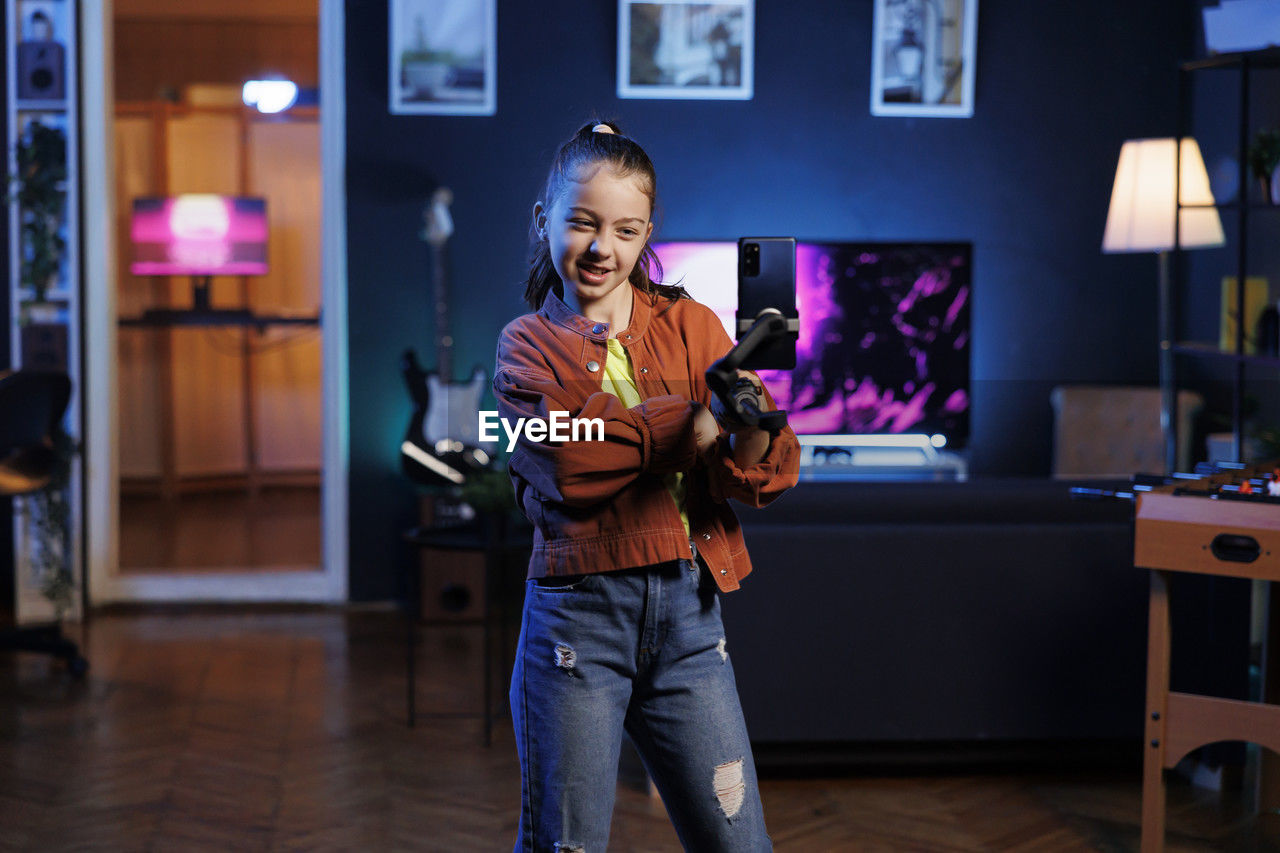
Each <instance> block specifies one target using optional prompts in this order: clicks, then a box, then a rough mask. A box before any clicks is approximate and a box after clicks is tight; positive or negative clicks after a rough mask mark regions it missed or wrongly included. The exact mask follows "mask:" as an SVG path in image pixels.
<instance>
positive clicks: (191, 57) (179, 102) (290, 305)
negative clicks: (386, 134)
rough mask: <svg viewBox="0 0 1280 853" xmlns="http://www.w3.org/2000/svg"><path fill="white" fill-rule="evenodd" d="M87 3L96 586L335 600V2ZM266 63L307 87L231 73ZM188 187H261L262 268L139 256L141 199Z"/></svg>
mask: <svg viewBox="0 0 1280 853" xmlns="http://www.w3.org/2000/svg"><path fill="white" fill-rule="evenodd" d="M88 5H90V4H86V6H88ZM93 5H96V4H93ZM102 5H103V8H101V9H97V8H95V9H88V8H86V10H85V17H86V20H85V21H84V30H85V31H86V32H90V33H94V32H101V33H103V38H102V40H101V43H97V42H96V40H95V47H96V49H97V51H98V53H100V55H99V56H97V57H96V59H97V60H98V61H100V63H101V65H100V67H101V68H102V69H103V74H102V75H101V77H102V79H114V80H115V81H116V84H115V92H114V96H113V95H112V93H111V92H110V90H109V89H108V87H106V86H101V85H97V88H98V89H99V91H97V92H94V91H86V97H85V103H86V111H85V113H86V114H85V136H86V144H85V149H86V171H92V167H91V164H90V163H89V162H88V160H89V159H90V157H97V158H100V160H101V163H100V166H101V167H104V170H106V171H109V175H110V177H111V180H109V181H106V182H104V184H105V185H104V186H102V187H100V188H94V187H89V188H87V191H86V210H87V212H88V214H89V215H90V216H93V215H94V214H95V212H97V213H101V214H103V216H102V220H101V221H103V222H108V223H112V224H113V225H114V228H111V229H102V230H107V231H109V232H111V233H110V234H108V235H106V236H103V237H102V239H101V240H99V241H98V242H97V243H95V244H94V245H87V246H86V255H87V256H88V260H89V262H88V263H87V264H86V268H87V269H89V270H91V272H90V275H89V276H87V281H86V291H88V292H89V293H90V294H92V295H97V296H99V297H101V298H100V302H101V303H102V304H100V305H97V306H94V305H90V306H89V308H88V312H87V313H88V317H87V319H86V336H87V338H89V339H90V340H89V341H88V343H89V346H90V347H92V348H91V349H90V350H89V351H90V352H104V353H110V354H114V355H115V356H116V357H115V358H101V359H98V360H97V361H98V363H97V365H96V366H95V365H92V364H91V365H88V366H87V368H86V374H87V378H86V386H87V387H89V388H90V389H91V393H90V394H89V395H88V397H89V398H88V399H87V401H86V415H87V420H88V421H89V422H90V426H89V427H88V428H87V429H86V451H87V453H88V454H90V455H91V456H97V458H99V459H109V460H110V464H109V465H99V466H93V465H90V472H89V480H90V482H89V497H88V499H87V500H89V501H90V509H89V512H87V513H86V515H87V522H88V523H87V528H88V529H87V531H86V542H87V545H88V547H87V560H88V564H89V566H88V568H89V572H88V574H89V593H90V599H91V601H92V602H93V603H94V604H101V603H105V602H110V601H160V600H216V601H245V600H257V601H266V600H278V601H342V600H345V598H346V586H347V582H346V463H345V458H346V451H345V409H346V406H345V397H346V394H345V377H344V375H343V373H344V365H345V363H346V359H345V349H346V347H345V311H343V310H342V307H343V306H344V305H345V275H343V273H342V270H343V266H344V257H343V254H344V253H343V251H342V243H343V239H342V236H341V235H342V234H343V233H344V232H345V228H344V227H343V225H342V215H341V214H342V207H343V205H344V204H345V201H344V199H343V193H342V187H341V175H342V165H341V159H342V151H341V135H342V121H343V110H342V59H341V57H342V25H343V21H342V4H341V2H338V0H323V2H317V0H292V2H281V3H273V4H260V3H258V4H253V3H247V2H230V3H228V2H220V3H216V4H215V3H205V4H200V5H203V7H204V8H200V7H199V5H197V4H171V3H167V2H159V0H115V2H114V3H113V4H102ZM178 7H181V8H178ZM94 15H101V18H102V20H101V21H100V24H101V29H96V28H95V26H94V24H95V22H94V21H92V20H90V18H92V17H93V16H94ZM122 46H123V47H127V50H121V49H120V48H121V47H122ZM232 46H235V47H232ZM93 51H94V48H93V47H89V46H86V59H85V68H86V70H88V69H90V68H93V67H95V65H96V63H94V60H93V58H91V54H92V53H93ZM149 65H150V66H155V67H153V68H151V69H150V70H149ZM155 68H163V69H164V74H163V76H160V75H156V74H154V73H153V72H154V71H155ZM264 72H274V73H275V74H278V75H280V76H288V77H289V79H292V80H293V81H294V82H296V83H297V84H298V85H299V88H300V90H301V91H302V98H303V100H304V101H305V99H306V96H307V93H311V94H312V95H313V97H314V94H315V93H316V92H317V90H319V92H321V93H322V94H321V97H320V99H319V101H318V102H315V101H313V103H312V104H311V105H305V106H299V107H294V108H293V109H292V110H289V111H287V112H286V113H281V114H277V115H271V116H268V115H261V114H259V113H256V112H253V111H250V110H248V109H246V108H245V107H243V106H242V105H240V104H239V91H240V85H239V84H240V82H242V80H243V79H246V78H252V77H254V76H264ZM89 76H90V75H89V74H86V77H89ZM98 82H99V83H100V81H98ZM85 85H86V89H88V90H93V89H94V88H95V85H96V84H95V83H93V82H89V81H86V84H85ZM95 95H96V97H95ZM188 193H195V194H199V195H200V198H201V199H202V200H203V201H204V202H206V203H207V202H209V199H211V198H217V199H218V200H219V203H222V204H225V205H226V206H227V207H226V209H227V210H233V211H235V213H234V214H233V215H234V216H239V215H241V212H242V208H243V204H244V203H245V202H246V201H251V200H262V202H260V203H263V204H264V207H265V215H264V217H263V218H264V219H265V220H266V221H267V222H268V223H269V228H268V229H267V251H268V255H267V257H268V262H267V265H266V269H263V270H256V269H255V270H253V271H252V273H253V274H242V271H241V270H239V269H234V270H233V269H230V268H228V269H227V272H229V273H231V274H227V275H220V274H217V273H218V272H219V271H220V270H211V271H210V270H192V271H191V272H192V274H193V275H194V274H195V273H196V272H204V273H205V274H206V275H201V276H199V277H194V278H193V277H191V276H188V275H156V274H150V270H149V269H143V268H140V267H138V266H136V263H137V262H138V260H139V257H140V255H139V252H140V249H139V241H138V240H135V239H134V236H135V235H134V232H133V229H132V223H133V219H134V214H135V210H136V209H138V205H139V204H140V203H141V204H143V205H144V206H145V205H156V204H159V205H168V206H170V208H169V209H171V206H172V205H173V204H175V203H176V202H177V200H178V199H179V198H181V197H182V195H183V194H188ZM139 200H142V201H141V202H140V201H139ZM171 219H172V217H171ZM172 221H177V220H172ZM335 234H336V235H338V236H336V237H335V236H334V235H335ZM166 251H168V250H166ZM237 251H239V249H237ZM95 252H96V253H98V258H97V260H98V261H99V262H98V263H94V260H95V259H94V258H93V255H94V253H95ZM165 257H166V258H167V260H169V261H173V260H175V256H174V255H173V253H172V252H170V253H169V254H168V255H166V256H165ZM183 257H184V258H185V257H186V256H183ZM237 257H238V256H237ZM182 259H183V258H178V260H182ZM224 260H225V258H224ZM200 262H201V263H205V262H207V259H206V260H204V261H200ZM164 271H165V272H179V271H180V272H188V270H186V269H185V268H184V269H182V270H178V269H176V268H175V269H172V270H170V269H165V270H164ZM95 276H96V277H97V278H98V279H99V281H98V282H96V283H95V282H94V281H93V278H94V277H95ZM88 301H90V302H92V301H93V296H91V297H90V300H88ZM331 306H332V308H331ZM93 424H102V425H107V426H108V428H107V429H105V430H104V429H94V427H93ZM95 447H96V448H98V449H97V452H96V453H95Z"/></svg>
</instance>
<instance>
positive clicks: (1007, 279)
mask: <svg viewBox="0 0 1280 853" xmlns="http://www.w3.org/2000/svg"><path fill="white" fill-rule="evenodd" d="M498 5H499V12H498V112H497V115H495V116H492V117H482V118H447V117H425V116H422V117H419V116H393V115H390V114H389V113H388V111H387V32H386V26H387V25H386V15H385V4H376V3H366V2H360V3H353V2H349V3H348V5H347V9H348V16H347V25H348V28H347V60H348V62H347V77H346V80H347V121H348V133H347V157H348V169H349V171H348V185H347V193H348V209H347V217H348V225H349V236H348V240H349V242H348V267H349V271H350V279H349V284H350V288H349V294H350V295H349V309H348V310H349V316H350V323H351V339H350V340H351V360H350V376H351V556H352V563H351V594H352V597H353V598H355V599H371V598H372V599H376V598H384V597H388V596H390V595H392V594H393V593H394V591H395V589H396V582H397V581H396V579H397V570H398V569H400V568H403V567H406V566H408V565H411V562H410V561H411V558H412V555H411V554H409V553H407V552H406V551H405V550H404V549H403V548H401V547H400V546H399V545H398V544H397V543H398V536H399V533H400V531H401V530H402V529H403V528H404V527H405V526H406V525H407V524H409V523H411V522H412V519H413V517H414V513H415V509H414V492H413V490H412V488H411V487H410V486H409V485H408V484H407V483H406V482H405V481H404V479H403V478H402V477H401V475H400V473H399V470H398V462H397V450H396V448H397V444H398V442H399V439H400V437H401V434H402V433H403V431H404V428H405V425H406V421H407V418H408V415H409V402H408V398H407V397H406V395H405V392H404V390H403V388H402V387H401V384H400V380H399V377H398V375H397V370H396V362H397V358H398V356H399V353H400V351H401V349H402V348H404V347H405V346H410V345H412V346H416V347H418V348H419V349H420V350H423V351H425V352H427V353H428V354H430V353H432V352H433V342H432V331H431V330H432V323H431V310H430V306H431V297H432V290H431V286H430V283H429V269H430V267H429V263H428V254H427V249H426V247H425V245H424V244H423V243H422V242H421V241H420V240H419V239H418V237H417V232H418V229H419V226H420V213H421V208H422V206H423V203H424V202H425V200H426V198H427V196H428V195H429V193H430V191H431V189H432V188H433V187H434V186H435V185H436V184H437V183H443V184H445V185H447V186H450V187H452V188H453V190H454V192H455V196H456V202H455V206H454V211H453V212H454V220H455V225H456V229H457V230H456V236H455V239H454V242H453V254H452V256H453V263H454V270H455V273H454V275H455V297H454V300H453V303H454V305H453V317H454V329H455V334H456V337H457V338H458V348H457V349H458V352H457V355H456V356H455V363H456V365H457V368H458V370H459V371H461V370H463V369H464V368H466V367H468V366H470V365H471V364H473V363H476V362H479V363H482V364H484V365H486V366H490V367H491V366H492V360H493V347H494V341H495V337H496V334H497V332H498V330H499V329H500V328H501V326H502V325H503V324H504V323H505V322H506V321H507V320H509V319H510V318H511V317H512V316H514V315H515V314H517V313H519V312H520V311H521V310H522V307H521V303H520V298H519V297H520V292H521V284H520V280H521V276H522V273H523V271H524V259H525V251H526V242H525V241H526V234H527V227H528V219H529V212H530V208H531V206H532V204H533V201H534V198H535V196H536V194H537V192H538V191H539V189H540V186H541V182H542V179H543V177H544V175H545V170H546V168H547V165H548V164H549V161H550V157H551V155H552V153H553V152H554V150H555V148H556V146H557V145H558V144H559V142H560V141H561V140H562V139H563V138H564V137H565V136H566V135H568V134H569V133H570V132H572V131H573V130H574V129H575V128H576V127H577V126H578V124H580V123H581V122H582V121H583V120H584V119H586V118H588V117H590V116H592V115H596V114H599V115H603V116H609V117H616V118H617V119H619V121H620V122H621V123H622V126H623V127H624V129H625V130H627V131H628V133H630V134H631V135H632V136H634V137H635V138H636V139H638V140H639V141H640V142H641V143H642V144H644V145H645V147H646V148H647V150H648V151H649V153H650V155H651V157H652V158H653V160H654V163H655V164H656V166H657V168H658V176H659V203H660V207H661V210H660V213H659V220H658V231H657V232H656V234H657V237H659V238H664V239H680V238H684V239H704V238H707V239H709V238H729V239H735V238H737V237H738V236H740V235H744V234H752V233H755V234H761V233H769V234H794V235H795V236H797V237H800V238H808V239H833V240H835V239H895V240H899V239H900V240H966V241H971V242H972V243H973V244H974V264H975V272H974V289H975V297H974V306H973V326H974V342H973V375H974V378H975V384H974V389H973V398H974V414H973V424H972V427H973V431H972V439H971V444H972V456H971V468H972V471H973V473H974V475H975V476H983V475H1005V474H1017V475H1043V474H1046V473H1048V469H1049V454H1050V442H1051V413H1050V409H1049V403H1048V393H1049V389H1050V388H1051V387H1052V386H1053V385H1055V384H1057V383H1059V382H1074V381H1125V382H1128V381H1135V382H1152V381H1154V380H1155V377H1156V333H1155V260H1154V259H1153V258H1152V257H1151V256H1148V255H1133V256H1104V255H1103V254H1102V253H1101V251H1100V245H1101V241H1102V230H1103V223H1104V220H1105V217H1106V210H1107V202H1108V199H1109V197H1110V191H1111V182H1112V177H1113V175H1114V170H1115V163H1116V157H1117V155H1118V153H1119V149H1120V144H1121V143H1122V142H1123V141H1124V140H1125V139H1127V138H1131V137H1139V136H1157V135H1168V134H1170V133H1172V131H1173V128H1174V122H1175V109H1176V91H1175V86H1176V73H1175V68H1176V63H1177V61H1178V60H1180V59H1182V58H1185V57H1186V56H1188V55H1190V50H1191V47H1192V32H1193V27H1192V23H1193V20H1194V17H1193V15H1192V14H1191V4H1190V3H1189V2H1186V0H1179V1H1178V2H1174V3H1170V2H1166V1H1165V0H1131V2H1125V3H1114V2H1111V0H1079V2H1076V3H1071V4H1066V3H1062V4H1059V3H1026V2H1021V0H981V3H980V5H979V21H978V64H977V77H976V97H975V113H974V116H973V118H970V119H905V118H878V117H873V116H871V115H870V112H869V108H868V98H869V89H870V68H871V59H870V57H871V40H870V30H871V19H872V4H871V0H855V2H848V0H797V2H793V3H786V4H782V3H758V4H757V7H756V54H755V97H754V98H753V99H752V100H750V101H731V102H714V101H691V102H681V101H643V100H619V99H617V98H616V97H615V95H614V92H615V86H616V81H615V70H614V69H615V51H616V47H615V45H616V25H617V20H616V18H617V12H616V4H614V3H612V2H592V3H584V2H581V0H546V2H539V3H526V2H508V1H507V0H503V2H500V3H499V4H498ZM430 360H431V359H429V361H430Z"/></svg>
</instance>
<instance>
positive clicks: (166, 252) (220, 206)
mask: <svg viewBox="0 0 1280 853" xmlns="http://www.w3.org/2000/svg"><path fill="white" fill-rule="evenodd" d="M130 234H131V237H132V242H133V262H132V263H131V264H130V265H129V271H130V272H132V273H133V274H134V275H265V274H266V272H267V202H266V199H262V198H247V197H240V196H224V195H204V194H192V195H178V196H170V197H167V198H135V199H134V200H133V222H132V223H131V227H130Z"/></svg>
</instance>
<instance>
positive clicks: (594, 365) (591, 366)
mask: <svg viewBox="0 0 1280 853" xmlns="http://www.w3.org/2000/svg"><path fill="white" fill-rule="evenodd" d="M599 369H600V362H598V361H588V362H587V370H590V371H591V372H592V373H595V372H596V371H597V370H599Z"/></svg>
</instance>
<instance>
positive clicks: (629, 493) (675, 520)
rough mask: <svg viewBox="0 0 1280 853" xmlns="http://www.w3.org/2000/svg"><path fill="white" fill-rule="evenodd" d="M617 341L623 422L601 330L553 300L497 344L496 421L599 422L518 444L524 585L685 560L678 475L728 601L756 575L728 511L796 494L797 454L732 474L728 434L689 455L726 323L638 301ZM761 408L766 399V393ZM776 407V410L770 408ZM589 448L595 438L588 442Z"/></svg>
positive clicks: (687, 303)
mask: <svg viewBox="0 0 1280 853" xmlns="http://www.w3.org/2000/svg"><path fill="white" fill-rule="evenodd" d="M634 297H635V298H634V299H633V300H632V303H633V306H634V307H633V308H632V312H631V322H630V324H629V325H628V326H627V328H625V329H623V330H621V331H619V332H618V334H617V338H618V341H619V343H621V344H622V346H624V347H626V349H627V353H628V354H629V355H630V356H631V365H632V368H633V370H634V374H635V379H636V387H637V388H638V389H639V391H640V396H641V397H642V398H643V399H644V402H643V403H641V404H640V405H638V406H634V407H632V408H630V409H628V408H626V407H625V406H624V404H623V403H622V401H621V400H619V399H618V398H617V397H616V396H614V395H613V394H611V393H609V392H607V391H604V390H602V388H601V376H602V375H603V366H604V363H605V359H606V357H607V353H608V350H607V347H606V344H605V341H606V340H607V339H608V337H609V327H608V325H607V324H604V323H593V322H592V321H590V320H588V319H587V318H585V317H583V316H581V315H580V314H577V313H575V312H574V311H572V310H571V309H570V308H569V307H568V306H567V305H565V304H564V302H563V301H561V300H560V299H559V298H557V297H556V295H555V294H554V293H549V294H548V295H547V298H546V301H545V302H544V303H543V305H542V308H541V309H540V310H538V311H537V312H536V313H533V314H526V315H524V316H522V317H518V318H516V319H515V320H513V321H512V322H510V323H509V324H507V327H506V328H505V329H503V330H502V335H501V337H500V338H499V339H498V355H497V367H496V370H495V372H494V380H493V389H494V394H495V396H496V397H497V401H498V414H499V415H500V416H501V417H502V418H504V419H506V421H507V422H508V423H510V424H515V423H516V422H517V419H519V418H541V419H544V420H550V419H551V418H552V413H553V412H554V413H567V415H562V414H557V415H556V417H557V418H561V419H563V418H565V417H568V418H583V419H586V418H599V419H600V420H601V421H603V424H604V437H603V440H602V441H599V440H585V438H584V437H583V436H582V435H581V434H580V435H579V440H576V441H574V440H569V441H550V440H548V441H531V440H529V439H528V438H527V437H526V436H525V435H524V434H521V436H520V438H519V440H518V443H517V444H516V446H515V448H514V449H513V451H512V454H511V458H510V462H509V466H508V470H509V471H510V474H511V479H512V483H513V484H514V485H515V494H516V501H517V502H518V503H519V505H520V507H521V508H522V509H523V510H524V513H525V515H526V516H528V518H529V520H530V521H531V522H532V523H533V526H534V539H533V556H532V558H531V559H530V561H529V577H531V578H536V577H543V576H546V575H573V574H585V573H591V572H607V571H613V570H616V569H627V568H634V567H639V566H648V565H653V564H655V563H661V562H666V561H669V560H676V559H681V558H683V559H689V558H690V557H691V556H692V555H691V551H690V548H689V536H686V535H685V530H684V525H683V523H682V522H681V520H680V512H679V510H678V509H677V508H676V504H675V501H674V500H672V498H671V493H670V492H669V491H668V490H667V488H666V486H665V485H664V483H663V478H664V476H665V475H667V474H669V473H671V472H675V471H682V472H686V474H687V476H686V477H685V484H686V488H687V503H686V512H687V513H688V517H689V526H690V535H691V536H692V538H693V540H694V541H695V542H696V543H697V547H698V553H700V554H701V555H702V556H703V559H704V560H705V561H706V563H707V566H708V567H709V568H710V569H711V574H712V576H713V577H714V578H715V580H716V583H717V584H718V585H719V587H720V589H721V590H723V591H726V592H728V591H730V590H734V589H737V588H738V584H739V581H741V580H742V578H744V577H746V576H747V574H749V573H750V572H751V560H750V558H749V557H748V556H747V549H746V544H745V542H744V541H743V538H742V530H741V528H740V526H739V524H738V520H737V518H736V517H735V516H734V514H733V510H732V509H731V508H730V507H729V505H728V503H727V500H728V499H729V498H736V499H737V500H740V501H742V502H743V503H745V504H747V505H749V506H753V507H759V506H764V505H765V504H768V503H769V502H771V501H773V500H774V499H775V498H777V497H778V496H779V495H780V494H782V493H783V492H784V491H786V490H787V489H789V488H790V487H791V486H794V485H795V484H796V480H797V478H798V476H799V470H800V446H799V443H798V442H797V441H796V437H795V434H794V433H793V432H792V431H791V429H790V427H788V428H786V429H784V430H782V431H781V432H779V433H778V434H776V435H775V436H773V438H772V439H771V440H770V442H769V447H768V450H767V452H766V453H765V456H764V458H763V459H762V460H760V461H759V462H758V463H756V464H755V465H752V466H750V467H748V468H739V467H738V466H737V465H736V464H735V463H734V461H733V453H732V449H731V448H730V445H729V436H728V434H727V433H721V434H720V436H719V437H718V438H717V439H716V443H715V445H714V446H713V448H712V449H711V451H709V452H708V453H707V454H705V455H702V456H700V455H699V454H698V453H697V449H696V445H695V442H694V434H693V411H694V410H693V404H692V402H691V401H697V402H699V403H702V404H703V405H704V406H710V405H711V391H710V389H709V388H708V387H707V383H706V379H705V376H704V374H705V372H706V369H707V367H709V366H710V365H711V363H712V362H713V361H715V360H716V359H718V358H720V357H721V356H723V355H724V354H725V353H727V352H728V351H729V349H730V347H731V346H732V342H731V341H730V340H729V336H728V335H726V334H725V331H724V328H723V327H722V326H721V325H720V321H719V320H718V319H717V318H716V316H715V314H713V313H712V311H711V309H709V308H707V307H706V306H705V305H702V304H700V303H697V302H694V301H693V300H691V299H681V300H678V301H677V302H675V303H671V302H670V301H668V300H666V299H661V298H660V299H657V300H656V302H650V300H649V298H648V297H646V296H645V295H644V294H642V293H641V292H639V291H636V292H635V294H634ZM765 393H766V396H767V395H768V391H767V390H766V392H765ZM768 404H769V407H770V408H771V407H773V399H772V397H769V399H768ZM592 435H594V433H593V434H592Z"/></svg>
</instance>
